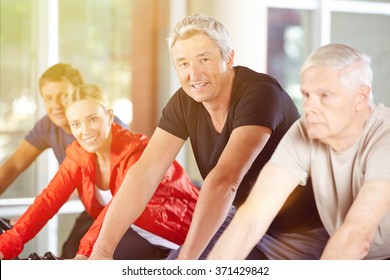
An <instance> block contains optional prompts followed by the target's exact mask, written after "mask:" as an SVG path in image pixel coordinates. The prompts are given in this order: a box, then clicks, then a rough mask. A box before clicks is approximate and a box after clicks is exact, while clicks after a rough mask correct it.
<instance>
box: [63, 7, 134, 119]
mask: <svg viewBox="0 0 390 280" xmlns="http://www.w3.org/2000/svg"><path fill="white" fill-rule="evenodd" d="M132 3H133V1H128V0H114V1H113V0H99V1H95V0H85V1H80V0H62V1H60V2H59V55H60V61H61V62H65V63H70V64H72V65H73V66H75V67H76V68H78V69H79V70H80V71H81V73H82V74H83V76H84V78H85V81H86V82H88V83H94V84H96V85H97V86H99V87H100V88H102V89H103V90H104V91H105V92H106V94H107V95H108V96H109V97H110V101H111V102H112V104H113V105H114V111H115V114H116V115H118V116H119V117H120V118H121V119H122V121H124V122H126V123H129V122H130V121H131V118H132V114H131V112H132V110H131V103H130V100H131V92H130V91H131V90H130V89H131V77H132V76H131V57H130V55H131V45H130V39H131V30H132V26H131V13H132ZM116 105H119V106H116Z"/></svg>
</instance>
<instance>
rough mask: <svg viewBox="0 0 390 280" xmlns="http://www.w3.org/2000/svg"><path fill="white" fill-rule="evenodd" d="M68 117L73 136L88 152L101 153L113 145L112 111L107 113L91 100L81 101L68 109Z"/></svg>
mask: <svg viewBox="0 0 390 280" xmlns="http://www.w3.org/2000/svg"><path fill="white" fill-rule="evenodd" d="M66 117H67V118H68V120H69V126H70V129H71V131H72V134H73V136H74V137H75V138H76V140H77V142H79V144H80V145H81V147H83V148H84V149H85V150H86V151H88V152H90V153H96V152H101V151H102V150H103V149H104V148H106V147H107V145H111V143H109V142H110V141H109V138H110V136H111V124H112V121H113V113H112V110H109V111H106V110H105V109H104V108H103V107H102V106H100V105H99V104H98V103H97V102H94V101H91V100H80V101H76V102H75V103H73V104H72V105H70V106H69V107H68V109H67V110H66Z"/></svg>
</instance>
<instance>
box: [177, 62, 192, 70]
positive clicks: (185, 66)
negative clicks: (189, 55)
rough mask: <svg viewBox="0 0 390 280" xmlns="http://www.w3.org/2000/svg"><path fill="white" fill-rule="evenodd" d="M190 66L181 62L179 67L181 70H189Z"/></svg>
mask: <svg viewBox="0 0 390 280" xmlns="http://www.w3.org/2000/svg"><path fill="white" fill-rule="evenodd" d="M188 65H189V63H188V62H180V63H179V64H178V67H179V68H180V69H184V68H187V67H188Z"/></svg>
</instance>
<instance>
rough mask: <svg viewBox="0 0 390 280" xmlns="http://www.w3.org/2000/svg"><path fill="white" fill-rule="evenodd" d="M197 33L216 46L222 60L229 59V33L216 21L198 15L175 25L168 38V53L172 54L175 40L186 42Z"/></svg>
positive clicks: (230, 44) (230, 49) (230, 46)
mask: <svg viewBox="0 0 390 280" xmlns="http://www.w3.org/2000/svg"><path fill="white" fill-rule="evenodd" d="M199 33H203V34H205V35H206V36H207V37H209V38H210V39H211V40H213V41H214V42H215V43H216V44H217V46H218V48H219V50H220V52H221V55H222V57H223V59H225V60H227V59H228V58H229V56H230V53H231V51H232V50H233V47H232V41H231V39H230V36H229V32H228V31H227V29H226V28H225V27H224V26H223V25H222V24H221V23H220V22H219V21H217V20H216V19H214V18H212V17H209V16H205V15H200V14H196V15H192V16H188V17H185V18H184V19H182V20H181V21H179V22H178V23H177V24H176V26H175V28H174V29H173V32H172V34H171V36H170V37H169V38H168V44H169V52H170V53H171V54H172V48H173V46H174V45H175V43H176V41H177V40H186V39H189V38H191V37H192V36H194V35H196V34H199Z"/></svg>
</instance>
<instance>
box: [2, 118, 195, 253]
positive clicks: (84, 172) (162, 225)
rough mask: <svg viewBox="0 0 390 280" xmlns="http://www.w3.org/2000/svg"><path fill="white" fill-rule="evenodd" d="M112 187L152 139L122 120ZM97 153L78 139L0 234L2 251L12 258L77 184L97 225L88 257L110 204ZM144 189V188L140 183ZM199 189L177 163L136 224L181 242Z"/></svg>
mask: <svg viewBox="0 0 390 280" xmlns="http://www.w3.org/2000/svg"><path fill="white" fill-rule="evenodd" d="M112 133H113V137H112V145H111V163H110V169H111V170H110V171H111V172H110V173H111V179H110V190H111V193H112V194H113V196H115V194H116V192H117V191H118V189H119V187H120V185H121V184H122V181H123V179H124V177H125V175H126V172H127V170H128V169H129V168H130V167H131V166H132V165H133V164H134V163H135V162H136V161H137V160H138V159H139V157H140V156H141V154H142V152H143V150H144V149H145V147H146V145H147V142H148V139H147V137H146V136H143V135H135V134H132V133H131V132H130V131H128V130H126V129H123V128H122V127H120V126H119V125H117V124H115V123H114V124H113V125H112ZM95 159H96V157H95V154H91V153H88V152H87V151H85V150H84V149H83V148H81V146H80V145H79V143H78V142H77V141H75V142H73V143H72V144H71V145H70V146H69V147H68V148H67V150H66V158H65V160H64V161H63V163H62V164H61V166H60V167H59V170H58V172H57V174H56V175H55V176H54V178H53V179H52V180H51V182H50V183H49V185H48V186H47V187H46V188H45V189H44V190H43V191H42V193H41V194H40V195H39V196H37V197H36V199H35V200H34V203H33V204H32V205H31V206H30V207H29V208H28V209H27V211H26V212H25V213H24V215H23V216H22V217H20V219H19V220H18V222H17V223H16V225H15V226H14V227H13V228H12V229H11V230H8V231H6V232H5V233H3V234H2V235H0V252H1V253H2V254H3V255H4V258H5V259H12V258H14V257H16V256H17V255H19V254H20V253H21V252H22V251H23V247H24V244H25V243H27V242H28V241H29V240H31V239H32V238H33V237H34V236H35V235H36V234H37V233H38V232H39V231H40V230H41V229H42V228H43V226H44V225H45V224H46V223H47V221H48V220H49V219H51V218H52V217H53V216H54V215H55V214H56V213H57V212H58V210H59V209H60V208H61V206H62V205H63V204H64V203H65V202H66V201H67V200H68V198H69V196H70V195H71V194H72V193H73V191H74V189H75V188H76V189H77V191H78V194H79V197H80V199H81V201H82V203H83V204H84V206H85V209H86V210H87V212H88V213H89V214H90V215H91V217H92V218H94V219H95V222H94V224H93V225H92V226H91V228H90V229H89V231H88V232H87V233H86V234H85V236H84V237H83V239H82V240H81V241H80V247H79V251H78V254H82V255H85V256H89V255H90V254H91V252H92V248H93V245H94V243H95V241H96V239H97V236H98V234H99V231H100V228H101V225H102V222H103V219H104V216H105V214H106V211H107V207H108V206H109V204H108V205H107V206H106V207H103V206H102V205H101V204H100V203H99V202H98V200H97V199H96V196H95V170H96V168H95ZM140 187H142V186H140ZM198 194H199V189H198V188H197V187H195V186H194V185H193V184H192V183H191V181H190V179H189V178H188V176H187V175H186V173H185V172H184V170H183V168H182V167H181V166H180V165H179V164H178V163H177V162H176V161H175V162H174V163H173V164H172V165H171V167H170V168H169V170H168V171H167V173H166V174H165V177H164V179H163V180H162V181H161V183H160V184H159V186H158V188H157V190H156V192H155V194H154V195H153V197H152V199H151V200H150V201H149V203H148V205H147V207H146V209H145V210H144V212H143V213H142V214H141V216H140V217H139V218H138V219H137V221H136V222H135V223H134V224H135V225H137V226H139V227H141V228H143V229H145V230H147V231H149V232H152V233H154V234H156V235H159V236H161V237H163V238H165V239H167V240H169V241H171V242H174V243H176V244H178V245H181V244H182V243H183V242H184V240H185V237H186V235H187V232H188V229H189V225H190V223H191V219H192V214H193V212H194V209H195V204H196V200H197V198H198Z"/></svg>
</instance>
